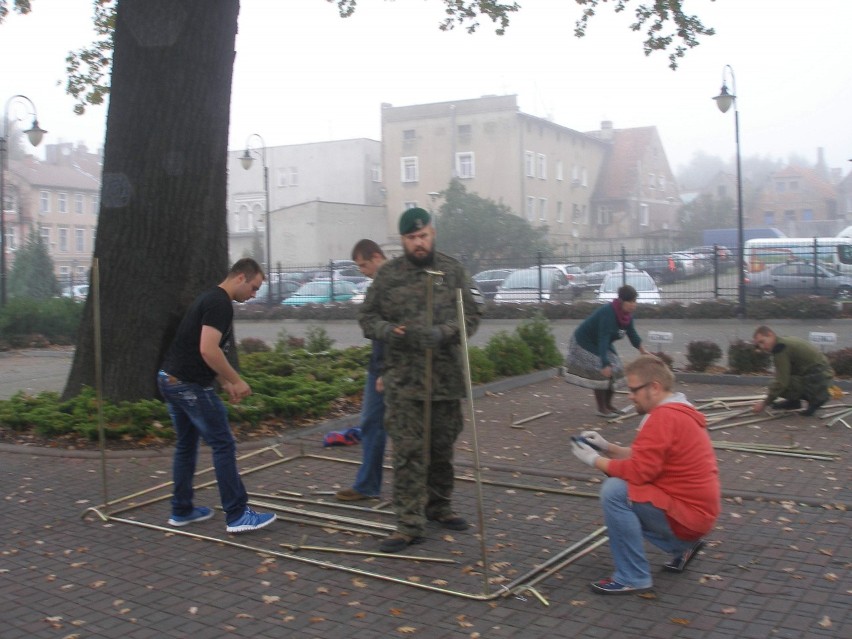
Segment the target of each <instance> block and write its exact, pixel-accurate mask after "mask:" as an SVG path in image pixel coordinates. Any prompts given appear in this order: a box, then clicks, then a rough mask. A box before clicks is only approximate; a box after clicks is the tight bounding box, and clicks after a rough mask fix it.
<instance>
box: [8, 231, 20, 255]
mask: <svg viewBox="0 0 852 639" xmlns="http://www.w3.org/2000/svg"><path fill="white" fill-rule="evenodd" d="M6 246H7V247H8V249H9V250H10V251H14V250H15V249H16V248H18V244H17V242H16V241H15V227H14V226H7V227H6Z"/></svg>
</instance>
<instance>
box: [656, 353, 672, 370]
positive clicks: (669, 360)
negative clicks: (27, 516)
mask: <svg viewBox="0 0 852 639" xmlns="http://www.w3.org/2000/svg"><path fill="white" fill-rule="evenodd" d="M651 355H653V356H654V357H657V358H659V359H661V360H663V363H664V364H665V365H666V366H668V367H669V370H673V369H674V358H673V357H672V356H671V355H669V354H668V353H665V352H663V351H657V352H656V353H651Z"/></svg>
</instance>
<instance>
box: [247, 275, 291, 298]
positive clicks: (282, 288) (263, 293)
mask: <svg viewBox="0 0 852 639" xmlns="http://www.w3.org/2000/svg"><path fill="white" fill-rule="evenodd" d="M301 286H302V285H301V284H300V283H299V282H294V281H293V280H284V279H279V280H278V281H277V282H273V283H272V303H273V304H280V303H281V302H282V301H283V300H286V299H287V298H288V297H290V296H291V295H292V294H293V293H295V292H296V291H298V290H299V288H300V287H301ZM268 301H269V282H268V281H266V282H264V283H263V284H261V285H260V288H259V289H257V294H256V295H255V296H254V297H253V298H251V299H250V300H246V302H245V303H246V304H266V303H267V302H268Z"/></svg>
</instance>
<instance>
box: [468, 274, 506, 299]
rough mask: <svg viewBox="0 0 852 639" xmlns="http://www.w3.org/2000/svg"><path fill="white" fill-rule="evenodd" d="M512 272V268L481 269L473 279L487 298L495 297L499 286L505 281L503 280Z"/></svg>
mask: <svg viewBox="0 0 852 639" xmlns="http://www.w3.org/2000/svg"><path fill="white" fill-rule="evenodd" d="M511 272H512V269H510V268H497V269H492V270H490V271H480V272H479V273H477V274H476V275H474V276H473V281H474V282H476V286H477V287H478V288H479V292H480V293H482V296H483V297H484V298H485V299H487V300H490V299H494V295H495V293H497V287H498V286H500V284H502V283H503V280H505V279H506V277H507V276H508V275H509V273H511Z"/></svg>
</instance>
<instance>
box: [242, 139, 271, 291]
mask: <svg viewBox="0 0 852 639" xmlns="http://www.w3.org/2000/svg"><path fill="white" fill-rule="evenodd" d="M252 138H257V139H258V140H260V145H261V146H260V151H259V152H258V150H257V149H252V148H251V139H252ZM252 153H254V154H255V155H259V156H260V158H261V160H262V161H263V191H264V193H265V194H266V214H265V217H266V231H265V232H266V275H267V278H268V280H267V283H266V303H267V304H269V305H270V306H272V224H271V221H270V219H269V166H267V164H266V142H264V141H263V138H262V137H260V135H258V134H257V133H252V134H251V135H250V136H248V138H246V151H245V153H243V156H242V157H241V158H240V163H241V164H242V165H243V168H244V169H245V170H246V171H248V170H249V169H250V168H251V165H252V164H253V163H254V158H253V157H252V156H251V155H252Z"/></svg>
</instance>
